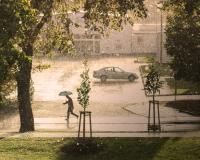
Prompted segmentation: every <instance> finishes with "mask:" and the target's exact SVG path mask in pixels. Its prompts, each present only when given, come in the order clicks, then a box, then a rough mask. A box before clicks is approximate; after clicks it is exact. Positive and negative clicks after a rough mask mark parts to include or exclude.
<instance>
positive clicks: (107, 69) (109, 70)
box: [105, 67, 113, 72]
mask: <svg viewBox="0 0 200 160" xmlns="http://www.w3.org/2000/svg"><path fill="white" fill-rule="evenodd" d="M105 71H108V72H113V68H112V67H110V68H105Z"/></svg>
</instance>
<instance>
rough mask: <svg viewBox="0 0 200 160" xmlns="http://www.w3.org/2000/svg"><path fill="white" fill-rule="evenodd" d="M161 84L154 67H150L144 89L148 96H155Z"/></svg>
mask: <svg viewBox="0 0 200 160" xmlns="http://www.w3.org/2000/svg"><path fill="white" fill-rule="evenodd" d="M162 84H163V82H162V81H160V74H159V73H158V71H157V70H156V68H155V66H153V65H152V66H150V68H149V73H148V74H147V76H146V82H145V85H144V89H145V90H146V91H147V93H149V94H153V95H155V94H156V93H157V92H160V88H161V87H162Z"/></svg>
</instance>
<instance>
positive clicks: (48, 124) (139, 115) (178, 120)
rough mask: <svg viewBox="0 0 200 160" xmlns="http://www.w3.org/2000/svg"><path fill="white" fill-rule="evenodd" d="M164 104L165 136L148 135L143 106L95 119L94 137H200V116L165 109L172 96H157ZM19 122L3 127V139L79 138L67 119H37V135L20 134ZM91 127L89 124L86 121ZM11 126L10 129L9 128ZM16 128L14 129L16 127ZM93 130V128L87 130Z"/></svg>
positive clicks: (73, 123)
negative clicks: (127, 114) (125, 112)
mask: <svg viewBox="0 0 200 160" xmlns="http://www.w3.org/2000/svg"><path fill="white" fill-rule="evenodd" d="M156 99H157V100H159V101H160V102H161V103H160V116H161V133H148V131H147V117H148V104H147V102H146V103H145V102H144V103H139V104H132V105H128V106H125V107H123V108H122V109H124V110H126V111H127V112H129V114H130V115H129V116H128V117H120V116H116V117H106V116H104V117H102V116H101V117H98V116H95V115H93V117H92V129H93V136H94V137H194V136H195V137H200V117H199V116H192V115H189V114H187V113H180V112H179V111H178V110H176V109H173V108H170V107H165V105H164V104H165V103H164V102H166V101H170V100H172V97H170V96H165V97H156ZM177 99H178V100H181V99H199V96H178V97H177ZM15 123H16V122H9V123H8V122H6V121H5V123H4V124H1V126H0V127H1V128H2V130H0V137H76V136H77V130H78V120H77V119H75V118H71V120H70V125H69V127H67V124H66V120H65V117H48V118H41V117H38V118H37V117H36V118H35V129H36V131H35V132H30V133H25V134H19V133H18V128H19V126H17V125H16V124H15ZM86 123H87V126H88V121H87V122H86ZM6 126H8V127H6ZM13 126H14V127H13ZM86 129H87V130H89V128H88V127H87V128H86Z"/></svg>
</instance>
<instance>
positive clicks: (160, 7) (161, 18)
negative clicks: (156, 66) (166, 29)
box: [156, 1, 164, 64]
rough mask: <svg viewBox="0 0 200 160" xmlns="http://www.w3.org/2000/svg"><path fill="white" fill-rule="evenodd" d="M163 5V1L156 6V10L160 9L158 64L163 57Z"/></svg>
mask: <svg viewBox="0 0 200 160" xmlns="http://www.w3.org/2000/svg"><path fill="white" fill-rule="evenodd" d="M163 3H164V1H159V2H158V3H157V4H156V6H157V8H158V9H160V59H159V62H160V64H162V61H163V59H162V57H163V11H162V7H163Z"/></svg>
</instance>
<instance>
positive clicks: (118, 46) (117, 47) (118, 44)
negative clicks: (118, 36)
mask: <svg viewBox="0 0 200 160" xmlns="http://www.w3.org/2000/svg"><path fill="white" fill-rule="evenodd" d="M115 49H116V50H121V49H122V44H121V41H120V40H116V42H115Z"/></svg>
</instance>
